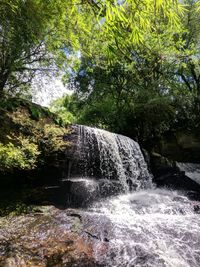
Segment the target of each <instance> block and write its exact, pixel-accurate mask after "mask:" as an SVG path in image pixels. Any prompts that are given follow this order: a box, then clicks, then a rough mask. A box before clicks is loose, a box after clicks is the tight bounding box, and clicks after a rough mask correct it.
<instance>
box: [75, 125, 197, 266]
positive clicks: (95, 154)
mask: <svg viewBox="0 0 200 267" xmlns="http://www.w3.org/2000/svg"><path fill="white" fill-rule="evenodd" d="M77 147H78V149H77V150H78V152H79V161H80V162H81V163H80V166H79V167H80V170H81V173H82V175H81V179H82V180H84V179H85V180H86V181H88V180H89V181H93V180H95V181H101V180H106V181H107V182H110V183H114V182H115V180H119V182H120V184H121V185H122V187H121V188H122V190H121V193H120V194H118V195H117V196H110V197H107V198H105V199H101V200H98V199H97V201H96V202H93V203H91V205H90V206H89V207H87V209H86V210H84V211H82V210H79V212H80V213H81V216H82V220H83V224H84V227H85V228H86V229H89V236H88V231H86V237H87V238H88V239H89V240H90V242H93V248H94V251H93V254H94V257H95V259H96V261H97V262H98V263H99V264H100V266H105V267H106V266H107V267H199V266H200V232H199V229H200V228H199V227H200V218H199V211H200V206H199V203H198V202H194V201H191V200H189V199H188V198H187V197H186V196H184V194H182V193H180V192H177V191H169V190H166V189H162V190H161V189H155V188H154V186H153V184H152V180H151V175H150V174H149V172H148V169H147V165H146V163H145V160H144V158H143V155H142V153H141V151H140V147H139V145H138V144H137V143H136V142H134V141H133V140H131V139H130V138H128V137H125V136H122V135H117V134H113V133H110V132H107V131H104V130H100V129H94V128H90V127H85V126H79V127H78V146H77ZM72 178H73V177H72ZM99 186H101V184H99ZM130 189H131V190H130ZM102 191H104V188H103V189H102ZM118 193H119V192H118ZM94 237H95V238H94Z"/></svg>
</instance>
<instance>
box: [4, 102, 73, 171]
mask: <svg viewBox="0 0 200 267" xmlns="http://www.w3.org/2000/svg"><path fill="white" fill-rule="evenodd" d="M0 112H1V114H0V119H1V128H0V171H1V172H12V171H14V170H31V169H34V168H36V167H38V166H39V165H41V164H44V162H45V160H47V158H48V157H49V156H51V155H52V154H54V153H58V152H59V151H62V150H63V148H65V147H66V145H67V143H65V142H64V141H63V138H62V137H63V135H64V134H65V133H67V131H68V130H67V128H65V127H61V126H60V125H59V124H58V123H57V121H59V119H57V118H56V116H55V115H54V114H52V113H50V112H49V111H48V110H47V109H44V108H42V107H40V106H38V105H36V104H33V103H30V102H28V101H25V100H21V99H17V98H9V99H7V100H6V99H4V101H2V102H1V104H0Z"/></svg>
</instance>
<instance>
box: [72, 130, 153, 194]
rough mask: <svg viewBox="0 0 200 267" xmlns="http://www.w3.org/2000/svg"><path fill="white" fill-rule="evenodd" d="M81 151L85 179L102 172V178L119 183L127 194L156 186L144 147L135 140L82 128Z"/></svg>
mask: <svg viewBox="0 0 200 267" xmlns="http://www.w3.org/2000/svg"><path fill="white" fill-rule="evenodd" d="M77 147H78V150H79V153H81V157H82V158H83V161H84V164H83V165H84V166H83V172H82V174H83V177H90V176H93V175H94V172H95V171H96V169H97V168H99V172H100V176H101V177H100V178H103V179H115V180H119V181H120V182H121V184H122V185H123V188H124V190H125V191H128V190H129V189H131V190H133V189H134V190H139V189H141V188H150V187H151V186H152V181H151V176H150V174H149V172H148V169H147V164H146V162H145V160H144V157H143V155H142V152H141V150H140V147H139V145H138V143H136V142H135V141H133V140H132V139H130V138H128V137H126V136H123V135H118V134H114V133H111V132H108V131H105V130H101V129H97V128H91V127H86V126H81V125H80V126H79V135H78V145H77ZM95 159H96V161H98V162H99V165H98V166H97V162H95Z"/></svg>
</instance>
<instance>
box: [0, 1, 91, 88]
mask: <svg viewBox="0 0 200 267" xmlns="http://www.w3.org/2000/svg"><path fill="white" fill-rule="evenodd" d="M78 3H80V2H79V1H78V0H67V1H62V0H2V1H1V3H0V93H2V92H3V90H4V89H9V90H12V89H14V90H16V88H19V86H22V85H27V83H30V81H31V79H32V77H33V76H34V75H35V72H37V71H43V70H45V71H47V70H51V69H52V66H53V69H54V70H55V69H56V68H57V67H58V68H61V67H63V66H66V65H67V64H66V60H67V59H68V60H69V54H70V52H71V51H72V48H73V49H74V51H76V49H78V48H79V38H81V34H82V35H83V34H85V32H86V31H87V28H86V26H85V25H87V24H88V20H89V19H90V15H89V16H88V15H87V16H86V13H87V8H88V7H87V8H86V7H85V6H84V5H82V7H81V8H82V10H83V11H81V9H80V7H79V5H78ZM80 29H81V30H80Z"/></svg>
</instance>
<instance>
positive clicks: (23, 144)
mask: <svg viewBox="0 0 200 267" xmlns="http://www.w3.org/2000/svg"><path fill="white" fill-rule="evenodd" d="M17 141H18V143H19V145H17V146H15V145H14V144H13V143H11V142H9V143H8V144H6V145H3V144H2V143H0V170H1V171H6V170H14V169H15V168H18V169H33V168H35V167H36V163H37V158H38V156H39V154H40V152H39V150H38V146H37V145H36V144H34V143H32V142H30V140H29V139H26V138H23V137H19V138H17Z"/></svg>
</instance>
